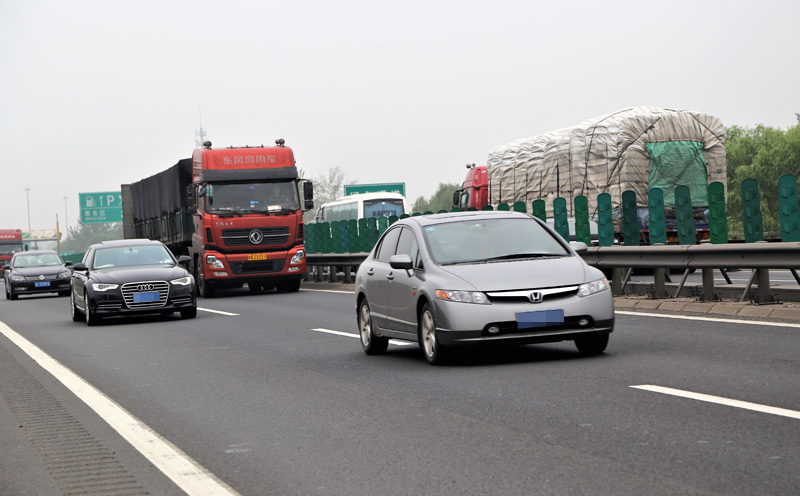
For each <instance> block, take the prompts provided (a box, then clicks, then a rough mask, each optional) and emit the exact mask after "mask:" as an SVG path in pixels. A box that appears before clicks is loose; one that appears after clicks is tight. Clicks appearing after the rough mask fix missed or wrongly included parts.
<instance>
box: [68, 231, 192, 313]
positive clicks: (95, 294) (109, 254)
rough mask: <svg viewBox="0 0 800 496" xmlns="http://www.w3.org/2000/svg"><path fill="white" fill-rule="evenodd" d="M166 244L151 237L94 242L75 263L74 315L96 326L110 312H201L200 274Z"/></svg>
mask: <svg viewBox="0 0 800 496" xmlns="http://www.w3.org/2000/svg"><path fill="white" fill-rule="evenodd" d="M190 260H191V259H190V258H189V257H188V256H182V257H180V258H179V259H177V260H176V259H175V257H174V256H173V255H172V253H171V252H170V251H169V249H167V247H166V246H164V244H162V243H160V242H158V241H151V240H149V239H126V240H120V241H104V242H102V243H98V244H94V245H92V246H90V247H89V249H88V250H87V251H86V254H85V255H84V257H83V260H82V261H81V263H77V264H75V266H74V267H73V273H72V280H71V283H70V309H71V313H72V320H73V321H75V322H80V321H81V320H86V323H87V324H88V325H95V324H96V323H98V322H100V320H101V319H102V318H104V317H111V316H125V315H136V314H146V313H160V314H162V315H169V314H172V313H174V312H176V311H178V312H180V314H181V317H183V318H185V319H190V318H194V317H195V316H197V299H196V294H195V283H194V277H192V275H191V274H189V272H187V271H186V269H185V268H184V267H183V266H182V264H186V263H188V262H189V261H190Z"/></svg>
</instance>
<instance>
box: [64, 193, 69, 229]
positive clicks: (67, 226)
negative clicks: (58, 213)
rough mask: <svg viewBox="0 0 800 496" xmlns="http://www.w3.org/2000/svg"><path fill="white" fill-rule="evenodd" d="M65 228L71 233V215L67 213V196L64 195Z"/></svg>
mask: <svg viewBox="0 0 800 496" xmlns="http://www.w3.org/2000/svg"><path fill="white" fill-rule="evenodd" d="M64 229H65V230H66V231H67V234H69V215H68V214H67V197H66V196H65V197H64Z"/></svg>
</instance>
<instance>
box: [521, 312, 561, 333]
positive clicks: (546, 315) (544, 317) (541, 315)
mask: <svg viewBox="0 0 800 496" xmlns="http://www.w3.org/2000/svg"><path fill="white" fill-rule="evenodd" d="M563 323H564V310H540V311H538V312H517V327H518V328H520V329H530V328H533V327H545V326H551V325H559V324H563Z"/></svg>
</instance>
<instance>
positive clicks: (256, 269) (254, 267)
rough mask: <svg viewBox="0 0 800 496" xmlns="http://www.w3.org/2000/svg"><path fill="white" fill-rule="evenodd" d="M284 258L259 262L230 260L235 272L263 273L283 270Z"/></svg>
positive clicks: (232, 269)
mask: <svg viewBox="0 0 800 496" xmlns="http://www.w3.org/2000/svg"><path fill="white" fill-rule="evenodd" d="M283 263H284V261H283V260H265V261H259V262H230V266H231V272H233V273H234V274H259V273H261V274H263V273H269V272H280V271H282V270H283Z"/></svg>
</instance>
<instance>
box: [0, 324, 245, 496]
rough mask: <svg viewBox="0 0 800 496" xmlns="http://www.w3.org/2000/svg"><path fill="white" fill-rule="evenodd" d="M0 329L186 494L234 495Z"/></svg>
mask: <svg viewBox="0 0 800 496" xmlns="http://www.w3.org/2000/svg"><path fill="white" fill-rule="evenodd" d="M0 333H2V334H3V335H5V336H6V337H7V338H8V339H9V340H11V341H12V342H13V343H14V344H16V345H17V346H18V347H19V348H20V349H21V350H22V351H24V352H25V353H26V354H28V356H30V357H31V358H32V359H33V360H34V361H35V362H36V363H38V364H39V365H40V366H41V367H42V368H43V369H45V370H46V371H48V372H49V373H50V374H52V375H53V377H55V378H56V379H58V380H59V381H60V382H61V383H62V384H64V386H66V387H67V389H69V390H70V391H72V392H73V393H74V394H75V396H77V397H78V398H80V399H81V400H82V401H83V402H84V403H86V404H87V405H88V406H89V408H91V409H92V410H94V411H95V412H96V413H97V414H98V415H99V416H100V417H101V418H102V419H103V420H105V421H106V423H108V425H110V426H111V427H112V428H113V429H114V430H115V431H117V432H118V433H119V434H120V435H121V436H122V437H123V438H124V439H125V440H126V441H128V442H129V443H130V444H131V445H132V446H133V447H134V448H135V449H136V450H137V451H139V452H140V453H141V454H142V455H144V456H145V458H147V459H148V460H150V462H151V463H153V465H155V466H156V467H157V468H158V469H159V470H160V471H161V472H163V473H164V475H166V476H167V477H169V478H170V479H171V480H172V481H173V482H174V483H175V484H177V485H178V487H180V488H181V489H183V490H184V491H185V492H186V493H187V494H189V495H191V496H194V495H203V496H206V495H208V496H217V495H219V496H233V495H238V493H237V492H236V491H235V490H234V489H233V488H231V487H229V486H228V485H227V484H225V483H224V482H223V481H222V480H220V479H218V478H217V477H216V476H215V475H214V474H212V473H211V472H209V471H208V470H207V469H206V468H205V467H203V466H202V465H200V464H199V463H197V462H196V461H195V460H193V459H192V458H191V457H189V455H187V454H186V453H184V452H183V451H181V450H180V448H178V447H177V446H175V445H174V444H172V443H171V442H169V441H168V440H166V439H165V438H163V437H161V436H160V435H159V434H158V433H157V432H155V431H154V430H153V429H151V428H150V427H149V426H148V425H146V424H145V423H144V422H142V421H141V420H139V419H137V418H136V417H134V416H133V415H131V414H130V413H129V412H128V411H127V410H125V409H124V408H122V407H121V406H120V405H118V404H117V403H116V402H114V401H113V400H112V399H111V398H109V397H108V396H106V395H105V394H103V393H102V392H101V391H99V390H98V389H96V388H95V387H94V386H92V385H91V384H89V383H88V382H86V381H85V380H84V379H83V378H82V377H80V376H79V375H77V374H76V373H74V372H73V371H71V370H70V369H68V368H67V367H65V366H64V365H62V364H61V363H60V362H59V361H57V360H55V359H54V358H52V357H51V356H50V355H48V354H47V353H45V352H44V351H43V350H42V349H40V348H39V347H38V346H36V345H35V344H33V343H31V342H30V341H28V340H27V339H25V338H24V337H22V335H20V334H19V333H17V332H16V331H14V330H13V329H11V328H10V327H8V326H7V325H6V324H5V323H3V322H0Z"/></svg>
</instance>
